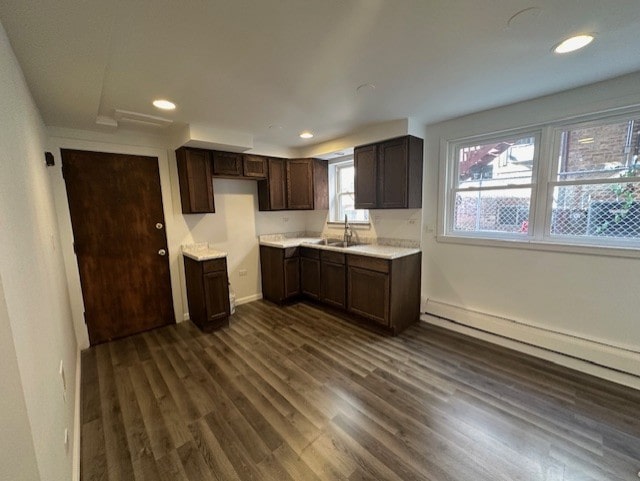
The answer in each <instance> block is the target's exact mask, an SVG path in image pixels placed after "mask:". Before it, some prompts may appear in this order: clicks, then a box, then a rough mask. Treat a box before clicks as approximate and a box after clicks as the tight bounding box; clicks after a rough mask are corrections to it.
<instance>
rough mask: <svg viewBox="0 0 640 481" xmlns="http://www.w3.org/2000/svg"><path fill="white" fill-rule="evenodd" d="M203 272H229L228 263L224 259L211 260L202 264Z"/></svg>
mask: <svg viewBox="0 0 640 481" xmlns="http://www.w3.org/2000/svg"><path fill="white" fill-rule="evenodd" d="M202 270H203V272H205V273H207V272H218V271H226V270H227V262H226V261H225V259H224V258H222V259H211V260H208V261H204V262H203V263H202Z"/></svg>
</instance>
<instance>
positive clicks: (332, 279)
mask: <svg viewBox="0 0 640 481" xmlns="http://www.w3.org/2000/svg"><path fill="white" fill-rule="evenodd" d="M345 273H346V270H345V255H344V254H342V253H339V252H332V251H321V252H320V279H321V283H320V300H321V301H322V302H325V303H327V304H329V305H331V306H334V307H339V308H342V309H344V308H345V307H346V306H347V299H346V289H345V286H346V275H345Z"/></svg>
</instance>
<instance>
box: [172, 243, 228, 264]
mask: <svg viewBox="0 0 640 481" xmlns="http://www.w3.org/2000/svg"><path fill="white" fill-rule="evenodd" d="M182 254H183V255H185V256H187V257H190V258H191V259H193V260H196V261H208V260H211V259H221V258H223V257H227V253H226V252H223V251H220V250H218V249H216V248H215V247H212V246H211V245H210V244H208V243H206V242H202V243H199V244H188V245H183V246H182Z"/></svg>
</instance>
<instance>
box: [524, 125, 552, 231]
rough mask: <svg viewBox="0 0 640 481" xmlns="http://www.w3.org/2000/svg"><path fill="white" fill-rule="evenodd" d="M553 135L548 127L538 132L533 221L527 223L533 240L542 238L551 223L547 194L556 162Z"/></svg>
mask: <svg viewBox="0 0 640 481" xmlns="http://www.w3.org/2000/svg"><path fill="white" fill-rule="evenodd" d="M553 137H554V136H553V130H552V129H550V128H548V127H547V128H544V129H543V130H542V132H541V134H540V149H539V150H538V153H537V164H538V166H537V169H536V178H537V183H536V187H535V189H534V192H533V193H532V199H531V201H532V209H533V212H534V218H533V222H532V223H530V224H529V227H530V228H531V232H530V235H531V237H532V238H533V239H534V240H542V239H544V238H545V237H546V236H547V235H548V232H549V230H550V229H549V228H548V226H549V225H550V224H551V205H552V199H551V197H550V195H549V192H550V191H549V181H550V180H551V175H552V172H554V170H553V169H554V167H555V165H556V162H555V161H553V152H554V145H555V139H554V138H553ZM552 191H553V189H551V192H552ZM531 224H533V225H531Z"/></svg>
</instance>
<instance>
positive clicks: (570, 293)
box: [422, 74, 640, 382]
mask: <svg viewBox="0 0 640 481" xmlns="http://www.w3.org/2000/svg"><path fill="white" fill-rule="evenodd" d="M639 101H640V74H634V75H629V76H625V77H620V78H618V79H615V80H611V81H608V82H603V83H599V84H594V85H591V86H587V87H583V88H579V89H575V90H571V91H568V92H564V93H560V94H556V95H552V96H548V97H544V98H540V99H536V100H532V101H528V102H524V103H519V104H515V105H511V106H507V107H503V108H499V109H495V110H490V111H487V112H482V113H478V114H474V115H469V116H466V117H462V118H458V119H454V120H450V121H447V122H442V123H439V124H436V125H430V126H427V127H426V159H425V172H424V197H423V198H424V201H423V206H424V208H423V225H424V232H423V235H422V248H423V283H422V295H423V298H425V300H426V299H428V301H429V302H428V303H427V306H430V307H428V310H429V311H430V312H432V313H435V314H439V315H444V316H448V317H453V318H455V320H457V321H459V322H461V323H462V324H465V325H469V326H473V327H474V328H477V329H482V330H486V331H489V332H494V333H497V334H499V335H506V336H508V337H511V338H514V339H518V340H520V341H524V342H527V343H531V344H533V345H537V346H543V347H545V348H547V349H552V350H555V351H559V352H564V353H567V354H570V355H572V356H576V357H580V358H582V359H587V360H589V361H594V362H597V363H599V364H602V365H608V366H611V367H614V368H616V369H621V370H624V371H626V372H632V373H635V374H636V375H640V357H639V356H638V353H640V326H639V325H638V309H639V308H640V298H639V297H638V293H637V286H638V281H639V280H640V260H639V259H630V258H619V257H607V256H596V255H585V254H576V253H563V252H543V251H535V250H525V249H518V248H498V247H479V246H469V245H460V244H450V243H443V242H438V241H437V240H436V219H437V206H438V205H439V203H440V202H441V197H442V193H440V195H439V194H438V189H439V180H438V179H439V175H441V173H440V172H439V158H440V151H439V150H440V141H441V139H454V138H459V137H464V136H470V135H476V134H481V133H487V132H492V131H499V130H504V129H508V128H514V127H520V126H526V125H533V124H538V123H545V122H552V121H555V120H559V119H562V118H567V117H569V116H577V115H583V114H586V113H590V112H594V111H599V110H604V109H612V108H618V107H623V106H628V105H632V104H634V103H638V102H639ZM512 321H517V322H518V323H522V325H517V324H514V323H513V322H512ZM634 366H635V367H634ZM581 368H583V369H585V370H588V368H586V367H585V366H582V367H581ZM609 374H611V373H609ZM598 375H604V376H608V374H607V373H603V372H599V373H598ZM609 377H610V378H613V377H615V376H614V375H611V376H609ZM623 382H632V381H629V379H627V380H626V381H623Z"/></svg>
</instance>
